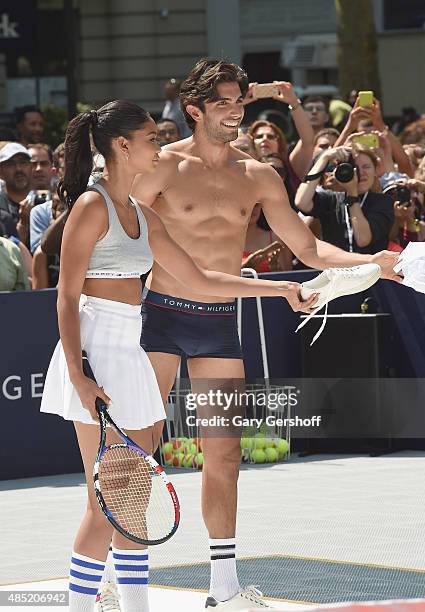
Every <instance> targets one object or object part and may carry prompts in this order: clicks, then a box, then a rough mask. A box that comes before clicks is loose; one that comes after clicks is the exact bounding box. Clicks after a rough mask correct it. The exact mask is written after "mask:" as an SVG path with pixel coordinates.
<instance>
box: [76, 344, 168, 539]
mask: <svg viewBox="0 0 425 612" xmlns="http://www.w3.org/2000/svg"><path fill="white" fill-rule="evenodd" d="M83 371H84V374H85V375H86V376H87V377H88V378H91V379H92V380H94V381H95V382H96V379H95V377H94V374H93V371H92V369H91V367H90V364H89V361H88V358H87V353H86V352H85V351H83ZM96 384H97V383H96ZM96 410H97V412H98V414H99V421H100V443H99V450H98V453H97V457H96V461H95V464H94V468H93V478H94V488H95V492H96V497H97V500H98V502H99V504H100V507H101V508H102V511H103V512H104V514H105V515H106V517H107V519H108V520H109V521H110V522H111V523H112V525H113V526H114V527H115V529H117V530H118V531H119V532H120V533H122V535H123V536H125V537H126V538H128V539H129V540H132V541H133V542H137V543H138V544H146V545H149V546H151V545H153V544H162V542H165V541H166V540H168V539H169V538H171V536H172V535H173V534H174V533H175V532H176V530H177V527H178V526H179V522H180V505H179V500H178V498H177V495H176V492H175V490H174V487H173V485H172V484H171V483H170V482H169V481H168V478H167V476H166V474H165V472H164V470H163V469H162V467H161V466H160V465H158V463H157V462H156V461H155V459H154V458H153V457H152V456H151V455H150V454H149V453H147V452H146V451H144V450H143V449H142V448H140V446H138V445H137V444H136V443H135V442H133V440H130V438H129V437H128V436H127V435H126V434H125V433H124V432H123V431H122V430H121V429H120V428H119V427H118V425H116V424H115V423H114V421H113V420H112V418H111V416H110V415H109V413H108V408H107V406H106V404H105V403H104V402H103V400H101V399H100V398H99V397H98V398H97V399H96ZM107 424H109V425H110V426H111V427H112V429H113V430H114V431H115V433H116V434H117V435H118V436H119V437H120V438H121V440H122V443H120V444H110V445H109V446H106V426H107Z"/></svg>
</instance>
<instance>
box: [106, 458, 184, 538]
mask: <svg viewBox="0 0 425 612" xmlns="http://www.w3.org/2000/svg"><path fill="white" fill-rule="evenodd" d="M99 488H100V491H101V493H102V496H103V499H104V501H105V503H106V506H107V508H108V511H109V512H110V513H111V515H112V517H113V518H114V520H115V521H116V522H117V523H118V524H119V525H120V527H122V528H123V529H124V530H125V531H126V532H128V533H129V534H130V535H134V536H136V537H138V538H140V539H142V540H147V541H153V540H158V539H161V538H163V537H165V536H167V535H168V534H169V533H170V532H171V530H172V528H173V526H174V520H175V511H174V504H173V500H172V498H171V495H170V493H169V491H168V489H167V487H166V485H165V483H164V481H163V479H162V478H161V476H160V475H159V474H158V473H157V472H156V470H155V469H154V468H153V467H152V466H151V465H150V464H149V462H148V461H146V459H145V458H144V457H143V456H142V455H140V454H139V453H138V452H137V451H135V450H133V449H131V448H129V447H127V446H118V447H113V448H107V449H106V450H105V452H104V454H103V456H102V458H101V461H100V464H99Z"/></svg>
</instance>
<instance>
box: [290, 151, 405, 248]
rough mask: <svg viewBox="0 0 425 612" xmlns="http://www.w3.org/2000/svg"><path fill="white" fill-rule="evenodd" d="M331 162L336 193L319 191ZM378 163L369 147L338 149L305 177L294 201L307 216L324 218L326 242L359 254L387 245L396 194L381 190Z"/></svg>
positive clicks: (326, 155)
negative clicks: (387, 193)
mask: <svg viewBox="0 0 425 612" xmlns="http://www.w3.org/2000/svg"><path fill="white" fill-rule="evenodd" d="M331 162H333V164H334V168H332V167H331V168H332V175H331V176H330V178H331V180H333V181H334V183H335V185H334V186H333V189H334V190H335V191H331V190H329V189H323V188H322V187H320V188H319V189H316V188H317V187H318V186H319V181H320V180H321V179H322V177H324V175H325V173H326V170H327V169H328V166H329V164H330V163H331ZM376 167H377V158H376V156H375V155H374V154H373V153H372V152H371V151H370V150H359V149H353V150H351V149H349V148H348V147H336V148H332V149H328V150H327V151H325V152H324V153H323V155H322V156H321V157H320V158H319V159H318V160H317V161H316V163H315V164H314V165H313V168H312V169H311V170H310V173H309V175H308V176H307V177H304V182H303V183H302V184H301V185H300V187H299V188H298V191H297V194H296V198H295V203H296V205H297V206H298V208H299V209H300V211H301V212H303V213H304V214H306V215H311V216H312V217H315V218H318V219H320V222H321V227H322V237H323V240H325V241H326V242H330V243H331V244H333V245H335V246H338V247H340V248H341V249H344V250H345V251H350V252H351V251H354V252H358V253H369V254H374V253H377V252H378V251H380V250H382V249H385V248H386V247H387V244H388V239H389V233H390V230H391V227H392V225H393V222H394V210H393V205H392V201H391V198H390V197H389V196H386V195H384V194H382V193H380V191H381V187H380V185H379V181H378V177H377V173H376ZM331 168H330V169H331ZM330 169H329V170H330ZM326 178H327V179H329V176H328V177H326ZM328 184H329V180H327V186H328Z"/></svg>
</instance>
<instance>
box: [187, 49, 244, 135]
mask: <svg viewBox="0 0 425 612" xmlns="http://www.w3.org/2000/svg"><path fill="white" fill-rule="evenodd" d="M220 83H238V84H239V87H240V89H241V94H242V96H243V97H245V95H246V92H247V91H248V85H249V81H248V77H247V75H246V72H244V70H243V69H242V68H241V67H240V66H238V65H237V64H232V63H230V62H226V61H225V60H218V59H208V58H204V59H201V60H199V61H198V62H197V63H196V64H195V66H194V67H193V68H192V70H191V71H190V73H189V74H188V76H187V78H186V79H185V80H184V81H183V83H182V84H181V88H180V103H181V106H182V110H183V113H184V116H185V118H186V121H187V124H188V126H189V127H190V129H191V130H192V131H194V130H195V125H196V121H195V120H194V119H193V118H192V117H191V116H190V115H189V113H188V112H187V111H186V106H188V105H189V104H192V105H193V106H196V107H197V108H199V109H201V110H202V111H204V110H205V102H214V101H215V100H217V99H218V94H217V85H219V84H220Z"/></svg>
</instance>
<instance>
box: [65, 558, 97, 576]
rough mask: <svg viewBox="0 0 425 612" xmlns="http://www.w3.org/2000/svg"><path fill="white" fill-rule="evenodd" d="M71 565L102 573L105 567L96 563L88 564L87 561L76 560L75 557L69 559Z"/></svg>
mask: <svg viewBox="0 0 425 612" xmlns="http://www.w3.org/2000/svg"><path fill="white" fill-rule="evenodd" d="M71 563H74V564H75V565H81V567H88V568H89V569H95V570H101V571H102V572H103V570H104V569H105V565H99V564H98V563H89V562H88V561H83V560H82V559H76V558H75V557H71Z"/></svg>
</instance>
